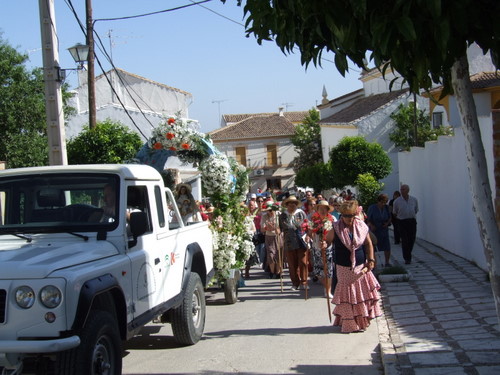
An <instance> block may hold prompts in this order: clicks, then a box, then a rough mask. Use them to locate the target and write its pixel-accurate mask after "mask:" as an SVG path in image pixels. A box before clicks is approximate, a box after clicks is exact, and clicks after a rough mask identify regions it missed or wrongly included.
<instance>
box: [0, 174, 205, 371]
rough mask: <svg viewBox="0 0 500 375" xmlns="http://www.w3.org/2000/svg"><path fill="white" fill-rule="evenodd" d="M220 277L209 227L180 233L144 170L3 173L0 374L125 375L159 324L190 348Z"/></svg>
mask: <svg viewBox="0 0 500 375" xmlns="http://www.w3.org/2000/svg"><path fill="white" fill-rule="evenodd" d="M213 272H214V271H213V259H212V234H211V231H210V228H209V227H208V224H207V222H200V223H192V224H191V223H190V225H184V223H182V219H180V215H179V210H178V208H177V206H176V205H175V200H174V197H173V195H172V192H171V191H170V190H169V189H168V188H165V186H164V184H163V180H162V177H161V175H160V174H159V173H158V172H157V171H156V170H155V169H153V168H151V167H149V166H146V165H135V164H131V165H78V166H75V165H71V166H52V167H39V168H22V169H11V170H5V171H1V172H0V372H1V373H2V374H21V373H24V371H28V369H29V371H28V372H29V373H37V374H38V373H39V374H81V375H89V374H112V375H118V374H121V367H122V342H123V341H125V340H127V339H130V338H132V337H133V336H134V335H135V334H136V333H137V332H138V331H139V330H140V328H141V327H142V326H144V325H145V324H146V323H148V322H150V321H152V320H154V319H155V320H158V321H160V322H169V323H171V324H172V330H173V333H174V337H175V339H176V340H177V341H178V342H179V343H180V344H182V345H190V344H194V343H196V342H197V341H198V340H199V339H200V338H201V336H202V334H203V330H204V326H205V294H204V288H205V287H206V286H207V284H208V283H209V281H210V279H211V277H212V275H213ZM23 365H24V370H23Z"/></svg>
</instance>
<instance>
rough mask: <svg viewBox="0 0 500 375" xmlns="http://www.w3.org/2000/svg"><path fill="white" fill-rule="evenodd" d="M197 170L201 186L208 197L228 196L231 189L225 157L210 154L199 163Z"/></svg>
mask: <svg viewBox="0 0 500 375" xmlns="http://www.w3.org/2000/svg"><path fill="white" fill-rule="evenodd" d="M199 170H200V171H201V176H202V178H203V186H204V187H205V189H206V191H207V194H208V195H213V194H229V193H230V192H231V189H232V188H233V181H232V179H231V169H230V166H229V163H228V161H227V157H226V156H225V155H223V154H212V155H210V156H209V157H208V158H206V159H205V160H203V161H202V162H201V163H200V166H199Z"/></svg>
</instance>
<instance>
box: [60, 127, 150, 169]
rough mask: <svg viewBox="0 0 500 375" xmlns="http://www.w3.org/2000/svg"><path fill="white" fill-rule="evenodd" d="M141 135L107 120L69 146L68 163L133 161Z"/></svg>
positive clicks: (87, 130) (87, 129) (72, 140)
mask: <svg viewBox="0 0 500 375" xmlns="http://www.w3.org/2000/svg"><path fill="white" fill-rule="evenodd" d="M142 143H143V142H142V141H141V137H140V136H139V134H137V133H135V132H133V131H131V130H130V129H129V128H128V127H126V126H125V125H123V124H121V123H120V122H117V121H112V120H111V119H106V120H105V121H103V122H98V123H97V124H96V126H95V128H93V129H90V128H89V127H88V126H85V127H84V128H83V131H82V132H81V133H80V134H78V135H77V136H76V137H74V138H72V139H71V140H70V141H69V142H68V143H67V151H68V162H69V164H114V163H124V162H126V161H128V160H131V159H132V158H133V157H134V156H135V155H136V154H137V152H138V151H139V149H140V148H141V146H142Z"/></svg>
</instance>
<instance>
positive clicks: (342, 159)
mask: <svg viewBox="0 0 500 375" xmlns="http://www.w3.org/2000/svg"><path fill="white" fill-rule="evenodd" d="M330 163H331V170H332V175H333V180H332V183H333V184H332V185H333V187H335V188H338V189H342V188H343V187H345V186H348V185H351V186H354V185H355V184H356V179H357V178H358V175H360V174H364V173H370V174H371V175H372V176H373V177H374V178H375V179H376V180H381V179H382V178H384V177H387V176H388V175H389V173H391V170H392V163H391V159H389V156H387V153H386V152H385V151H384V149H383V148H382V146H381V145H380V144H378V143H369V142H367V141H366V140H365V139H364V138H363V137H361V136H355V137H344V138H342V139H341V140H340V142H339V143H338V144H337V146H335V147H334V148H332V149H331V150H330Z"/></svg>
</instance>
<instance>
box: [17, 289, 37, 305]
mask: <svg viewBox="0 0 500 375" xmlns="http://www.w3.org/2000/svg"><path fill="white" fill-rule="evenodd" d="M16 302H17V304H18V305H19V307H22V308H23V309H29V308H30V307H31V306H33V304H34V303H35V292H34V291H33V289H31V288H30V287H29V286H26V285H24V286H20V287H19V288H17V290H16Z"/></svg>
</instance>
